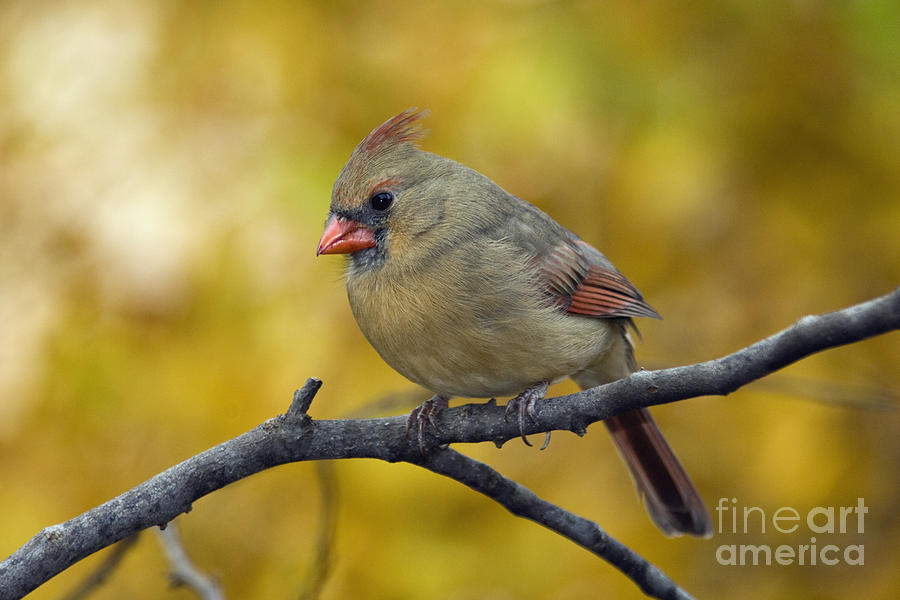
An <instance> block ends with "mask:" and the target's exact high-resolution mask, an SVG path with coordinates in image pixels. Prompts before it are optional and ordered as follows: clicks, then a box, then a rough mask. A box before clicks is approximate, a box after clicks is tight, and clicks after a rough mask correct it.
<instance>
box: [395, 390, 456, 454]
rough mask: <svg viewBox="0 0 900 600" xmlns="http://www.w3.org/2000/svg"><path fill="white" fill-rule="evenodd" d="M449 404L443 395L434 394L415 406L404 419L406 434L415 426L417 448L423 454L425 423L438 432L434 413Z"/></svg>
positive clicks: (438, 428) (448, 400)
mask: <svg viewBox="0 0 900 600" xmlns="http://www.w3.org/2000/svg"><path fill="white" fill-rule="evenodd" d="M449 405H450V399H449V398H446V397H445V396H438V395H434V396H432V397H431V398H429V399H428V400H426V401H425V402H423V403H422V404H420V405H419V406H417V407H415V408H414V409H413V410H412V412H411V413H409V417H407V419H406V435H407V437H409V432H410V431H412V430H413V427H415V428H416V436H417V437H418V440H419V450H421V451H422V454H425V423H431V426H432V427H434V430H435V431H437V432H438V433H440V431H441V428H440V427H438V424H437V421H435V420H434V417H435V415H437V414H438V413H439V412H441V411H442V410H444V409H445V408H447V407H448V406H449Z"/></svg>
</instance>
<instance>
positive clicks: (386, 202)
mask: <svg viewBox="0 0 900 600" xmlns="http://www.w3.org/2000/svg"><path fill="white" fill-rule="evenodd" d="M393 202H394V195H393V194H392V193H390V192H378V193H377V194H372V197H371V198H369V204H371V205H372V208H374V209H375V210H387V209H388V208H389V207H390V206H391V203H393Z"/></svg>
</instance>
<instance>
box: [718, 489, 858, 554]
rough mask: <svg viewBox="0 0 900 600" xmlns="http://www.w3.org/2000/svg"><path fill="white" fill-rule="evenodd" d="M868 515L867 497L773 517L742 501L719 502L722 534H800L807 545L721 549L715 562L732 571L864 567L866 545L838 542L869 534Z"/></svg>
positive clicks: (786, 510)
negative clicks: (744, 568)
mask: <svg viewBox="0 0 900 600" xmlns="http://www.w3.org/2000/svg"><path fill="white" fill-rule="evenodd" d="M868 512H869V508H868V507H867V506H866V504H865V501H864V499H863V498H857V499H856V506H816V507H814V508H812V509H809V510H807V511H799V510H797V509H796V508H793V507H791V506H782V507H780V508H778V509H775V510H774V511H769V512H768V513H767V512H766V511H765V510H763V509H762V508H760V507H759V506H738V501H737V498H731V499H729V498H719V503H718V504H717V505H716V513H717V517H718V519H717V521H718V529H717V531H718V533H719V534H726V535H727V534H734V535H744V534H748V535H753V536H760V535H767V536H771V535H782V534H783V535H791V536H792V538H796V536H797V535H801V536H802V539H803V543H800V544H790V543H776V544H722V545H720V546H719V547H718V548H716V561H717V562H718V563H719V564H720V565H728V566H738V565H740V566H743V565H784V566H788V565H800V566H807V565H809V566H812V565H827V566H832V565H837V564H839V563H841V564H846V565H864V564H865V546H864V545H863V544H841V543H839V542H841V541H842V540H843V539H846V538H841V537H840V536H841V534H850V535H848V536H847V537H848V538H850V539H849V540H847V541H857V539H858V538H859V536H861V535H862V534H863V533H865V517H866V513H868ZM817 536H818V537H817ZM807 537H808V539H809V541H808V542H807V541H806V538H807ZM854 538H857V539H854ZM782 539H784V541H787V539H785V538H782ZM832 542H838V543H832Z"/></svg>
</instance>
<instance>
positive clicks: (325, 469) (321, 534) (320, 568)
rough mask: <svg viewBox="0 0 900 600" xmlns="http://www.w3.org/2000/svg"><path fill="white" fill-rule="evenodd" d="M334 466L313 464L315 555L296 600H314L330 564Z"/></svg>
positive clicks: (334, 513)
mask: <svg viewBox="0 0 900 600" xmlns="http://www.w3.org/2000/svg"><path fill="white" fill-rule="evenodd" d="M334 471H335V469H334V463H333V462H332V461H330V460H319V461H316V475H317V476H318V477H317V478H318V480H319V519H318V524H319V529H318V532H317V533H316V555H315V558H314V559H313V563H312V567H311V569H310V574H309V575H308V576H307V577H306V579H305V580H304V582H303V588H302V589H301V590H300V595H299V598H300V600H316V599H317V598H318V597H319V596H321V594H322V590H323V589H324V588H325V582H326V581H328V576H329V575H330V574H331V568H332V565H333V563H334V556H333V554H334V537H335V532H336V531H337V503H338V498H337V496H338V486H337V475H336V474H335V472H334Z"/></svg>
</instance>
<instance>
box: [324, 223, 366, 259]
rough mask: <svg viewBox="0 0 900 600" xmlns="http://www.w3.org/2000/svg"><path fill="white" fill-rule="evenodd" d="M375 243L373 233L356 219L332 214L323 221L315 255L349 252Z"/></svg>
mask: <svg viewBox="0 0 900 600" xmlns="http://www.w3.org/2000/svg"><path fill="white" fill-rule="evenodd" d="M374 245H375V234H373V233H372V232H371V231H370V230H368V229H366V228H365V227H363V226H362V225H360V224H359V223H357V222H356V221H351V220H350V219H344V218H341V217H338V216H337V215H334V216H332V217H331V218H330V219H328V222H327V223H325V231H324V232H322V239H320V240H319V247H318V249H316V256H319V255H320V254H350V253H351V252H356V251H357V250H364V249H366V248H371V247H372V246H374Z"/></svg>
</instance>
